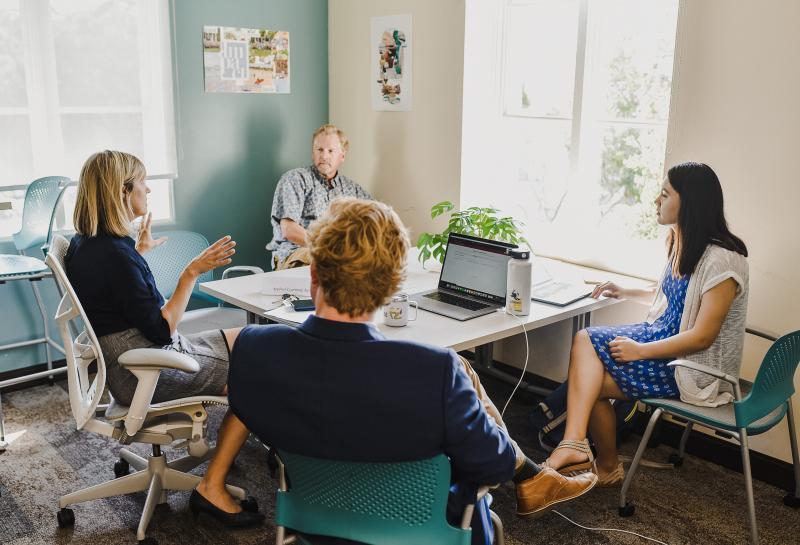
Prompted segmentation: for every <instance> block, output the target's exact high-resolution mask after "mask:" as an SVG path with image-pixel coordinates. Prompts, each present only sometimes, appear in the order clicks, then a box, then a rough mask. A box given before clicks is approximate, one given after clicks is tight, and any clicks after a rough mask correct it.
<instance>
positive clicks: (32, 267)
mask: <svg viewBox="0 0 800 545" xmlns="http://www.w3.org/2000/svg"><path fill="white" fill-rule="evenodd" d="M49 273H50V270H49V269H48V268H47V265H45V263H44V261H42V260H41V259H36V258H35V257H28V256H25V255H13V254H0V282H5V281H7V280H22V279H25V280H28V279H33V278H35V277H37V276H38V277H44V276H47V275H48V274H49Z"/></svg>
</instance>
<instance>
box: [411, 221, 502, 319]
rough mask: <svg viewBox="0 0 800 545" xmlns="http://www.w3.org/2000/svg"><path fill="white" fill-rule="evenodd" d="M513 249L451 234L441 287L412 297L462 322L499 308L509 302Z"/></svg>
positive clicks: (433, 310)
mask: <svg viewBox="0 0 800 545" xmlns="http://www.w3.org/2000/svg"><path fill="white" fill-rule="evenodd" d="M511 248H516V246H515V245H513V244H506V243H504V242H497V241H494V240H487V239H483V238H477V237H470V236H467V235H456V234H453V233H450V236H449V237H448V238H447V251H446V252H445V255H444V263H443V264H442V272H441V274H440V275H439V287H438V288H437V289H435V290H428V291H423V292H420V293H415V294H412V295H411V297H410V299H411V300H412V301H416V302H417V304H418V305H419V308H421V309H423V310H427V311H428V312H433V313H436V314H441V315H442V316H447V317H449V318H453V319H455V320H461V321H463V320H469V319H470V318H476V317H478V316H483V315H484V314H490V313H492V312H494V311H496V310H497V309H498V308H500V307H502V306H504V305H505V302H506V272H507V270H508V260H509V256H508V253H507V252H508V250H509V249H511Z"/></svg>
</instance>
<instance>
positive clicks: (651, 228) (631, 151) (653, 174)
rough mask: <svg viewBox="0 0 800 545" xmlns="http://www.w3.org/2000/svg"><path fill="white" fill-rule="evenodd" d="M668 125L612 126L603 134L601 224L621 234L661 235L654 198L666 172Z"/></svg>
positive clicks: (600, 195)
mask: <svg viewBox="0 0 800 545" xmlns="http://www.w3.org/2000/svg"><path fill="white" fill-rule="evenodd" d="M666 139H667V128H666V126H662V125H659V126H653V127H631V126H625V125H609V126H606V127H605V130H604V133H603V154H602V165H601V169H600V180H599V182H600V184H599V197H598V205H599V206H598V210H599V212H600V223H601V224H602V225H603V228H604V229H610V230H611V231H614V232H616V233H619V234H620V235H622V236H626V237H628V238H636V239H646V240H652V239H655V238H657V237H658V236H659V230H658V224H657V222H656V214H655V205H654V204H653V201H654V200H655V198H656V196H658V192H659V189H660V187H661V181H662V173H663V172H664V149H665V146H666Z"/></svg>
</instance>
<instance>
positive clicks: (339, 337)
mask: <svg viewBox="0 0 800 545" xmlns="http://www.w3.org/2000/svg"><path fill="white" fill-rule="evenodd" d="M298 329H300V330H301V331H303V332H304V333H308V334H309V335H311V336H313V337H320V338H322V339H328V340H332V341H382V340H385V337H384V336H383V334H382V333H381V332H380V331H379V330H378V328H377V327H375V325H374V324H367V323H363V322H358V323H354V322H337V321H335V320H326V319H325V318H320V317H319V316H314V315H313V314H312V315H311V316H309V317H308V318H306V321H305V322H303V323H302V324H300V326H299V327H298Z"/></svg>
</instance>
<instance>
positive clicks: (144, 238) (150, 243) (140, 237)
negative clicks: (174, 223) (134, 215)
mask: <svg viewBox="0 0 800 545" xmlns="http://www.w3.org/2000/svg"><path fill="white" fill-rule="evenodd" d="M152 222H153V213H152V212H148V213H147V215H146V216H145V217H143V218H142V223H141V224H139V233H138V234H137V235H136V251H137V252H139V255H144V253H145V252H149V251H150V250H152V249H153V248H155V247H157V246H161V245H162V244H164V243H165V242H166V241H167V237H159V238H157V239H155V240H153V234H152V233H151V232H150V224H151V223H152Z"/></svg>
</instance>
